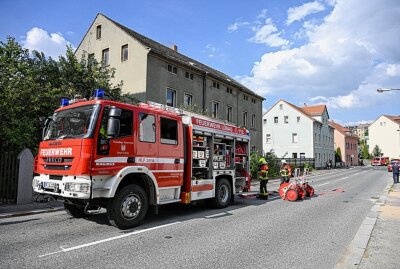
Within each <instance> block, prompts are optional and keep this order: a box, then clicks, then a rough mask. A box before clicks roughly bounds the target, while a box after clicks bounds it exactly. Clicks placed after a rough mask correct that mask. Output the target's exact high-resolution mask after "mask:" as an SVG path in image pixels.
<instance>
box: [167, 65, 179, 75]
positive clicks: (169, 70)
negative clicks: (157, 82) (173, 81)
mask: <svg viewBox="0 0 400 269" xmlns="http://www.w3.org/2000/svg"><path fill="white" fill-rule="evenodd" d="M168 72H171V73H173V74H177V73H178V68H177V67H176V66H173V65H171V64H169V65H168Z"/></svg>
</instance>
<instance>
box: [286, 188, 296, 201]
mask: <svg viewBox="0 0 400 269" xmlns="http://www.w3.org/2000/svg"><path fill="white" fill-rule="evenodd" d="M298 198H299V193H298V192H297V190H295V189H288V190H287V192H286V199H288V200H289V201H291V202H293V201H296V200H297V199H298Z"/></svg>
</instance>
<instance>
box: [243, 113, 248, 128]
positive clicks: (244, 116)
mask: <svg viewBox="0 0 400 269" xmlns="http://www.w3.org/2000/svg"><path fill="white" fill-rule="evenodd" d="M243 126H245V127H247V112H243Z"/></svg>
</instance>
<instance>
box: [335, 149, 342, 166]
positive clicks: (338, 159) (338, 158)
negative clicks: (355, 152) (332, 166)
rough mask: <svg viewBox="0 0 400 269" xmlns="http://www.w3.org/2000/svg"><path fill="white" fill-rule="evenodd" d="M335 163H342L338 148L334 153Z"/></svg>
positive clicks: (340, 152)
mask: <svg viewBox="0 0 400 269" xmlns="http://www.w3.org/2000/svg"><path fill="white" fill-rule="evenodd" d="M335 162H337V163H338V162H342V151H341V150H340V148H339V147H337V148H336V152H335Z"/></svg>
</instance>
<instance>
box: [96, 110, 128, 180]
mask: <svg viewBox="0 0 400 269" xmlns="http://www.w3.org/2000/svg"><path fill="white" fill-rule="evenodd" d="M115 109H116V110H118V111H119V113H118V114H119V115H116V116H114V117H115V118H116V119H117V120H118V121H119V132H118V134H116V135H115V136H110V135H109V134H108V133H107V129H108V123H109V118H110V111H111V110H115ZM133 123H134V112H133V110H130V109H125V108H123V107H118V106H112V108H111V107H110V106H106V107H105V108H104V109H103V113H102V116H101V121H100V124H99V126H98V130H97V132H96V133H97V147H96V150H95V154H94V156H95V158H94V166H93V172H94V174H95V175H104V174H107V175H115V174H116V173H118V172H119V171H120V170H121V169H123V168H124V167H126V166H128V165H132V164H131V163H133V160H134V158H133V157H134V141H133V126H134V124H133Z"/></svg>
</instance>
